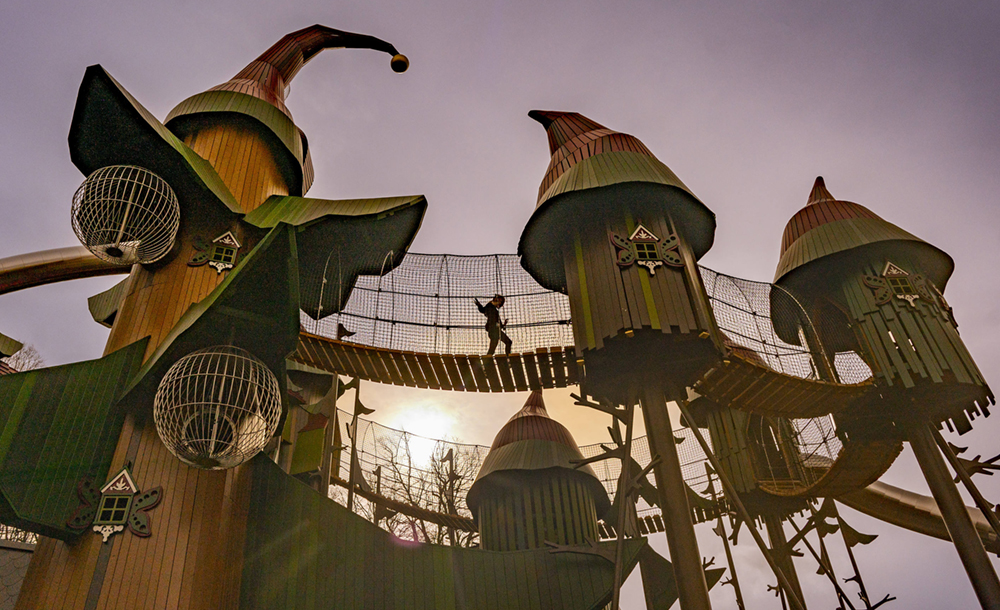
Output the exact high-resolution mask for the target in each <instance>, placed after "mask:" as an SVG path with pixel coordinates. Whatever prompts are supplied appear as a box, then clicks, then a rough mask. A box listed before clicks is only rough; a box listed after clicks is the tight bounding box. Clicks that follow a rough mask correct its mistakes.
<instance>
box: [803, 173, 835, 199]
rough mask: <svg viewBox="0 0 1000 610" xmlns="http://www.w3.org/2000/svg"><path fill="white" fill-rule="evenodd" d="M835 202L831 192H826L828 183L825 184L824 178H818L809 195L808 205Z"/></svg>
mask: <svg viewBox="0 0 1000 610" xmlns="http://www.w3.org/2000/svg"><path fill="white" fill-rule="evenodd" d="M833 200H834V199H833V195H831V194H830V191H828V190H826V182H824V180H823V176H816V182H814V183H813V188H812V191H811V192H810V193H809V201H807V202H806V205H812V204H814V203H818V202H820V201H833Z"/></svg>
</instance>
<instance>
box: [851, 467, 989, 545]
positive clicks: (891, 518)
mask: <svg viewBox="0 0 1000 610" xmlns="http://www.w3.org/2000/svg"><path fill="white" fill-rule="evenodd" d="M836 499H837V501H838V502H841V503H843V504H845V505H847V506H850V507H851V508H853V509H854V510H856V511H858V512H862V513H864V514H866V515H868V516H869V517H874V518H876V519H879V520H880V521H885V522H886V523H891V524H893V525H897V526H899V527H902V528H904V529H908V530H910V531H912V532H917V533H918V534H924V535H925V536H932V537H934V538H940V539H941V540H951V538H950V537H949V536H948V530H947V529H946V528H945V525H944V519H943V518H942V517H941V509H940V508H938V505H937V503H936V502H935V501H934V498H932V497H930V496H924V495H921V494H918V493H913V492H912V491H906V490H905V489H900V488H898V487H894V486H892V485H889V484H887V483H882V482H880V481H876V482H875V483H872V484H871V485H869V486H868V487H865V488H864V489H859V490H858V491H853V492H851V493H848V494H844V495H842V496H839V497H837V498H836ZM966 509H968V511H969V517H971V518H972V524H973V525H974V526H975V527H976V531H977V532H979V537H980V538H982V540H983V546H985V547H986V550H987V551H989V552H990V553H997V554H1000V538H997V535H996V533H994V532H993V528H992V527H990V524H989V522H988V521H986V518H985V517H983V514H982V513H981V512H979V509H978V508H973V507H971V506H967V507H966Z"/></svg>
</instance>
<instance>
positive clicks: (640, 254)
mask: <svg viewBox="0 0 1000 610" xmlns="http://www.w3.org/2000/svg"><path fill="white" fill-rule="evenodd" d="M635 254H636V258H638V259H639V260H641V261H655V260H659V258H660V257H659V256H658V255H657V254H656V243H647V242H639V243H637V244H635Z"/></svg>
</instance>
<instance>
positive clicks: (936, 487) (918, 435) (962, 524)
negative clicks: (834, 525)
mask: <svg viewBox="0 0 1000 610" xmlns="http://www.w3.org/2000/svg"><path fill="white" fill-rule="evenodd" d="M909 437H910V438H909V440H910V446H911V447H912V448H913V454H914V455H916V456H917V463H919V464H920V470H921V471H923V473H924V478H925V479H927V485H928V486H929V487H930V488H931V495H933V496H934V501H935V502H937V505H938V508H940V509H941V516H942V517H943V518H944V524H945V527H947V528H948V535H949V536H951V540H952V542H954V543H955V549H956V550H957V551H958V556H959V558H960V559H961V560H962V565H963V566H964V567H965V572H966V573H967V574H968V575H969V580H970V581H971V582H972V588H973V590H975V592H976V597H977V598H979V603H980V605H981V606H982V607H983V608H984V610H986V609H989V610H997V609H1000V580H998V579H997V573H996V571H995V570H994V569H993V564H991V563H990V558H989V557H988V556H987V555H986V549H985V548H983V541H982V540H981V539H980V538H979V534H978V533H977V532H976V528H975V526H973V525H972V519H970V518H969V512H968V509H966V508H965V503H964V502H963V501H962V497H961V496H960V495H959V494H958V488H957V487H956V486H955V482H954V481H952V479H951V476H950V475H949V474H948V469H947V467H946V466H945V464H944V459H943V458H942V456H941V453H940V452H939V451H938V448H937V445H936V444H935V442H934V437H933V436H932V435H931V430H930V428H929V427H928V426H927V425H922V426H914V427H913V428H912V429H911V430H910V431H909Z"/></svg>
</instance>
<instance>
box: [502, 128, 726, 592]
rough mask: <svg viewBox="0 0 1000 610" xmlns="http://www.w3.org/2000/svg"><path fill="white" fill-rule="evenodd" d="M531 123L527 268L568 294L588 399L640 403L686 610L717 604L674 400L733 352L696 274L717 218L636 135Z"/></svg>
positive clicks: (523, 243) (523, 247) (524, 238)
mask: <svg viewBox="0 0 1000 610" xmlns="http://www.w3.org/2000/svg"><path fill="white" fill-rule="evenodd" d="M528 116H530V117H531V118H533V119H535V120H536V121H538V122H539V123H541V124H542V125H543V126H544V127H545V129H546V132H547V134H548V140H549V150H550V152H551V153H552V159H551V161H550V162H549V167H548V169H547V170H546V172H545V177H544V178H543V179H542V184H541V186H540V187H539V190H538V203H537V206H536V208H535V212H534V214H532V216H531V219H530V220H529V221H528V223H527V225H526V226H525V228H524V231H523V233H522V234H521V240H520V243H519V245H518V253H519V254H520V255H521V265H522V266H523V267H524V268H525V269H526V270H527V271H528V273H530V274H531V275H532V277H534V278H535V279H536V280H537V281H538V282H539V283H540V284H541V285H543V286H545V287H546V288H549V289H552V290H557V291H560V292H563V293H565V294H568V295H569V299H570V308H571V314H572V320H573V333H574V337H575V340H576V350H577V358H578V362H580V363H581V364H583V365H584V369H585V379H586V381H585V382H584V384H583V387H582V389H583V392H584V393H586V394H589V395H591V396H595V397H598V398H601V399H605V400H609V401H611V402H613V403H616V404H625V403H633V404H634V402H636V401H637V400H640V401H641V402H642V405H643V417H644V418H645V420H646V430H647V432H648V433H649V438H650V444H651V448H652V450H653V451H654V453H655V454H656V455H659V456H660V458H661V460H662V461H661V463H660V464H659V465H658V466H657V467H656V468H655V469H654V474H655V477H656V481H657V487H658V488H659V494H660V499H661V504H660V506H661V507H662V508H663V516H664V519H665V521H666V522H667V526H666V531H667V539H668V542H669V544H670V555H671V560H672V561H673V566H674V572H675V575H676V580H677V583H678V588H679V591H680V599H681V604H682V606H683V607H684V608H686V609H694V608H699V609H701V608H710V607H711V605H710V603H709V599H708V590H707V587H706V584H705V577H704V572H703V570H702V567H701V559H702V558H701V555H700V553H699V551H698V542H697V540H696V539H695V536H694V527H693V526H692V524H691V520H690V511H689V510H688V504H687V499H686V492H685V487H684V483H683V480H682V478H681V473H680V462H679V460H678V458H677V450H676V447H675V446H674V440H673V433H672V430H671V425H670V420H669V416H668V413H667V401H669V400H683V399H685V398H686V390H685V388H687V387H688V386H690V385H692V384H693V383H694V382H695V381H696V380H697V379H698V378H699V377H700V376H701V375H702V374H703V373H704V371H705V370H706V369H708V368H709V367H710V366H711V365H712V364H713V363H715V362H717V361H718V359H719V357H720V354H721V352H722V349H723V345H722V342H721V337H720V335H719V333H718V331H717V329H716V327H715V323H714V319H713V317H712V312H711V309H710V307H709V304H708V298H707V295H706V293H705V288H704V285H703V284H702V280H701V277H700V275H699V272H698V266H697V260H698V258H699V257H701V256H702V255H703V254H705V252H707V251H708V249H709V248H710V247H711V246H712V242H713V240H714V237H715V215H714V214H713V213H712V212H711V211H710V210H709V209H708V208H707V207H706V206H705V205H704V204H703V203H702V202H701V201H699V200H698V198H697V197H695V196H694V194H692V192H691V190H690V189H688V188H687V186H685V185H684V183H683V182H681V180H680V179H679V178H678V177H677V176H676V175H675V174H674V173H673V172H672V171H671V170H670V168H668V167H667V166H666V165H664V164H663V163H661V162H660V161H659V160H657V159H656V157H654V156H653V154H652V153H651V152H650V151H649V150H648V149H647V148H646V147H645V146H644V145H643V144H642V142H640V141H639V140H638V139H636V138H635V137H633V136H630V135H627V134H622V133H618V132H615V131H612V130H610V129H607V128H605V127H604V126H602V125H599V124H598V123H596V122H594V121H592V120H590V119H588V118H586V117H584V116H581V115H580V114H577V113H572V112H548V111H538V110H535V111H532V112H530V113H529V115H528Z"/></svg>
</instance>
